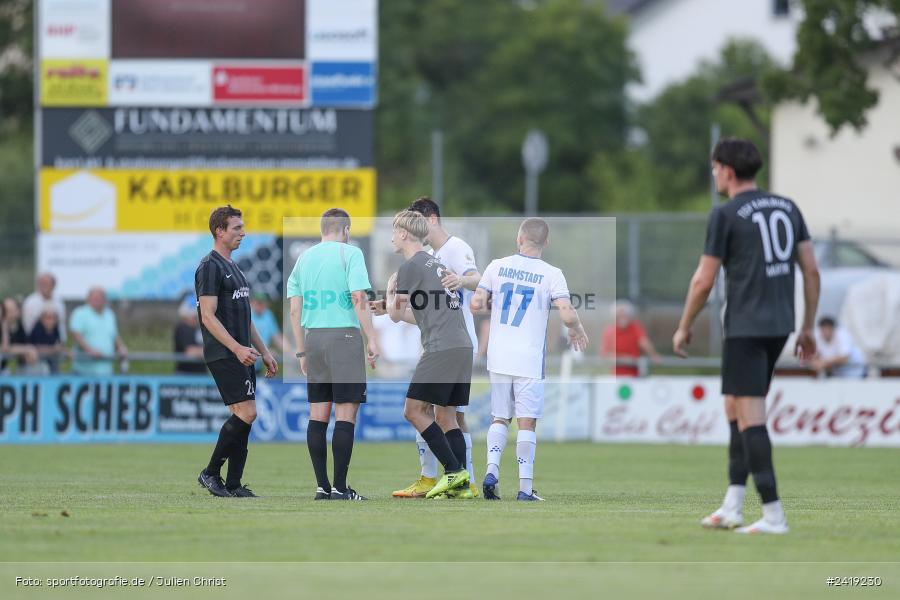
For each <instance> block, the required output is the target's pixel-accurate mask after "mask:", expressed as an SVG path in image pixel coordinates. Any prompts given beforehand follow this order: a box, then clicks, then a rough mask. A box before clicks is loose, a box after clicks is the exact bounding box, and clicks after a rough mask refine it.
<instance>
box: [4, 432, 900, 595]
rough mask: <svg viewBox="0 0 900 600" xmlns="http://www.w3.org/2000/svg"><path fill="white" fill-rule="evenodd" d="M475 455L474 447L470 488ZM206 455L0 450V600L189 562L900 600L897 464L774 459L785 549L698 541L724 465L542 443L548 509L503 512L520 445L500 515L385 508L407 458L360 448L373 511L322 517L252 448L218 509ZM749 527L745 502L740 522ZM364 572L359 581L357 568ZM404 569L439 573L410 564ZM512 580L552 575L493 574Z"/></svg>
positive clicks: (861, 458) (772, 541)
mask: <svg viewBox="0 0 900 600" xmlns="http://www.w3.org/2000/svg"><path fill="white" fill-rule="evenodd" d="M511 440H514V437H513V436H511ZM483 446H484V443H483V442H482V441H477V440H476V447H475V456H476V463H475V464H476V473H477V475H478V477H479V479H480V477H482V476H483V473H484V455H485V449H484V447H483ZM209 452H210V448H209V447H207V446H205V445H181V446H156V445H101V446H39V447H28V446H6V447H3V448H2V449H0V456H2V460H0V560H2V561H3V562H4V563H6V564H4V565H0V576H2V584H0V596H4V595H5V593H4V590H6V591H14V592H16V593H19V594H21V595H22V596H21V597H38V596H34V595H32V596H29V595H28V594H34V593H38V592H37V591H35V590H24V589H22V588H21V587H10V586H11V585H12V584H11V578H13V579H14V578H15V576H16V575H17V574H18V573H19V571H21V570H22V568H24V567H23V566H22V565H16V564H15V563H23V562H29V563H45V566H44V567H41V566H40V565H37V564H35V565H32V568H46V563H48V562H66V563H68V562H72V561H87V562H91V563H96V564H95V565H92V566H90V568H94V569H100V570H101V571H102V569H104V568H106V569H110V568H113V567H112V566H110V565H108V564H106V563H119V562H120V561H131V562H132V563H133V565H134V566H133V568H135V569H136V568H137V566H136V565H144V566H143V567H142V568H143V570H144V571H145V572H148V573H149V572H150V571H153V564H156V565H157V570H159V568H162V567H161V565H159V563H163V562H166V563H167V564H168V566H167V567H166V568H169V569H175V570H176V571H177V572H183V573H193V572H195V571H196V568H199V567H191V566H190V564H188V563H198V562H212V563H221V562H242V563H253V564H244V565H232V566H231V567H227V566H226V567H223V568H226V569H227V570H236V572H237V573H240V572H245V574H246V581H249V580H250V579H252V577H253V576H255V575H254V573H255V572H256V571H254V569H256V570H258V569H262V568H268V569H273V571H272V573H275V574H276V579H277V575H278V574H281V575H284V574H285V573H288V572H293V575H292V576H291V578H294V577H301V578H302V579H303V580H304V581H307V582H312V583H310V585H313V584H314V583H315V581H318V579H317V578H319V579H321V580H322V583H323V585H326V586H331V585H333V584H334V583H335V578H338V580H339V581H342V582H343V583H345V584H346V585H350V586H351V587H352V586H353V585H358V586H359V590H361V591H363V592H368V593H364V595H363V596H362V597H366V598H369V597H377V593H376V592H377V590H376V589H375V588H373V587H372V586H371V579H370V578H371V577H374V576H377V577H378V578H380V580H383V581H384V582H385V585H389V584H390V583H391V582H392V581H395V582H396V583H397V584H398V585H407V584H410V581H416V579H415V578H416V577H424V578H425V579H424V580H425V581H427V580H428V579H429V577H431V576H432V575H434V574H439V573H440V572H441V569H444V568H451V569H455V570H454V571H453V572H459V569H461V568H464V567H463V566H458V567H455V568H454V567H453V566H452V565H450V566H447V565H442V564H441V563H447V562H466V563H467V565H466V566H465V568H470V569H471V573H472V575H471V576H472V578H473V581H474V580H477V578H478V577H484V578H486V579H487V580H489V581H494V582H496V581H498V571H499V572H500V573H501V574H502V575H503V576H505V577H506V578H507V579H510V580H511V581H510V582H509V585H513V586H514V585H515V584H516V583H519V584H523V583H527V582H530V583H528V587H527V589H528V590H529V591H532V592H534V591H536V590H540V589H541V586H548V591H547V593H548V594H552V590H554V589H556V587H555V585H556V583H559V584H560V585H563V584H564V585H565V586H566V589H568V590H569V592H570V595H573V596H578V594H579V593H580V592H582V591H583V592H584V593H585V594H587V595H585V596H584V597H591V596H593V591H594V590H596V589H597V588H596V587H595V586H596V585H602V586H607V587H605V588H604V589H617V588H615V586H616V585H621V586H624V587H621V588H619V589H622V590H630V591H632V592H634V595H635V596H640V594H639V593H638V592H640V590H645V591H646V589H651V588H647V586H649V585H652V584H653V578H654V577H655V578H657V579H656V582H657V583H659V582H661V581H669V584H668V585H670V586H672V587H670V588H667V589H670V591H671V593H670V594H668V595H669V596H678V595H679V593H680V592H679V591H678V590H681V591H683V592H684V593H685V594H688V595H690V594H691V593H692V592H696V591H697V589H698V588H697V587H696V586H697V585H698V583H700V582H702V583H703V584H704V585H707V584H710V585H719V584H720V583H721V585H723V586H725V587H726V588H727V587H729V581H731V582H733V581H735V579H734V578H735V577H740V576H741V574H746V573H748V572H753V570H754V569H756V570H760V569H763V568H765V569H767V570H766V571H765V573H768V575H763V576H762V579H763V580H764V581H765V582H766V584H774V583H776V582H777V583H778V585H780V586H787V587H780V588H778V590H782V591H783V590H788V591H789V592H790V594H789V595H786V596H783V597H820V595H825V594H828V593H830V592H829V589H828V588H826V587H825V582H824V576H825V575H826V574H827V575H829V576H830V575H834V576H842V575H850V576H852V575H871V576H881V577H883V583H882V585H881V587H879V588H870V590H871V592H870V593H869V594H867V597H878V596H879V595H881V594H889V595H888V596H885V597H891V596H893V597H898V591H900V564H898V563H897V562H896V561H898V560H900V511H898V508H900V451H897V450H892V449H864V448H849V449H846V448H842V449H838V448H776V450H775V461H776V469H777V475H778V481H779V491H780V493H781V496H782V500H783V502H784V504H785V507H786V511H787V515H788V519H789V523H790V526H791V533H790V534H789V535H787V536H783V537H778V536H771V537H745V536H739V535H736V534H733V533H729V532H720V531H706V530H703V529H702V528H701V527H699V525H698V521H699V519H700V518H701V517H702V516H704V515H705V514H707V513H708V512H710V511H711V510H713V509H714V508H716V506H717V505H718V502H719V500H720V499H721V495H722V492H723V490H724V486H725V484H726V481H725V469H726V466H725V450H724V449H723V448H718V447H689V446H641V445H599V444H574V443H569V444H554V443H546V442H545V443H540V444H539V445H538V451H537V459H536V463H535V474H536V481H535V487H536V489H537V490H539V492H540V493H541V495H543V496H544V497H545V498H546V499H547V502H543V503H519V502H515V501H514V500H513V498H514V497H515V492H516V490H517V484H518V479H517V472H516V464H515V444H514V442H513V441H511V442H510V444H509V445H508V446H507V450H506V453H505V454H504V464H503V466H502V479H501V492H502V493H503V497H504V499H503V500H502V501H500V502H486V501H484V500H483V499H481V498H480V497H479V498H478V499H476V500H467V501H463V500H455V501H454V500H451V501H426V500H400V499H393V498H391V497H390V493H391V491H392V490H394V489H397V488H400V487H403V486H405V485H406V484H408V483H409V482H410V481H412V479H414V478H415V476H416V475H417V474H418V461H417V459H416V449H415V446H414V445H413V444H412V443H404V444H357V446H356V448H355V450H354V456H353V463H352V465H351V471H350V478H349V481H350V484H351V485H352V486H353V487H355V488H356V489H357V490H358V491H360V492H361V493H363V494H366V495H368V496H370V497H371V498H372V500H371V501H369V502H314V501H313V500H312V495H313V491H314V488H315V485H314V479H313V476H312V471H311V467H310V464H309V457H308V455H307V452H306V447H305V445H302V444H278V445H275V444H269V445H264V444H256V445H252V444H251V448H250V456H249V459H248V463H247V469H246V474H245V478H244V479H245V482H246V483H249V485H250V486H251V487H252V488H253V489H254V490H255V491H256V492H257V493H258V494H260V495H261V496H263V497H262V498H260V499H255V500H254V499H240V500H239V499H220V498H213V497H212V496H210V495H208V494H207V493H206V492H205V491H204V490H202V489H201V488H200V487H199V486H198V485H197V484H196V481H195V480H196V476H197V472H198V471H199V470H200V469H201V468H202V467H203V465H204V464H205V462H206V460H207V459H208V454H209ZM759 512H760V510H759V503H758V500H757V498H756V495H755V492H754V490H753V488H752V485H751V487H750V489H749V490H748V502H747V505H746V507H745V519H746V520H747V521H750V520H753V519H755V518H757V517H758V515H759ZM312 562H314V563H316V564H310V563H312ZM357 562H362V563H370V564H368V565H367V564H348V563H357ZM415 562H430V563H435V564H434V565H424V566H423V565H411V564H404V563H415ZM522 562H525V563H531V562H535V563H545V564H535V565H532V566H529V565H527V564H526V565H522V564H518V565H500V566H498V565H494V564H493V563H522ZM149 563H152V564H149ZM271 563H292V564H283V565H281V566H278V565H273V564H271ZM321 563H332V564H321ZM373 563H378V565H377V568H376V565H375V564H373ZM383 563H392V564H390V565H385V564H383ZM546 563H556V564H546ZM559 563H565V564H559ZM748 563H755V564H748ZM788 563H790V564H788ZM825 563H831V564H825ZM851 563H852V564H851ZM492 565H493V566H492ZM787 567H790V569H788V568H787ZM128 568H132V567H128ZM192 568H193V569H194V571H192V570H191V569H192ZM17 569H18V570H17ZM148 569H149V570H148ZM178 569H181V571H178ZM748 569H749V570H748ZM70 570H71V571H72V572H73V573H80V572H81V571H78V569H77V568H74V567H72V568H70ZM242 570H243V571H242ZM291 570H293V571H291ZM338 571H340V573H341V575H340V576H339V575H338V574H337V572H338ZM367 573H368V575H367ZM516 573H520V575H516ZM541 573H543V575H540V574H541ZM691 573H694V574H695V577H694V578H692V576H691V575H690V574H691ZM729 574H730V575H729ZM256 575H259V573H256ZM270 575H271V574H270ZM340 577H343V578H344V579H343V580H341V579H340ZM410 577H412V578H413V579H412V580H411V579H410ZM239 579H240V578H238V580H239ZM719 579H721V580H722V581H719ZM238 580H235V583H233V584H232V586H231V588H229V589H230V590H231V591H232V592H234V591H235V590H238V589H239V584H238V583H237V581H238ZM271 580H272V579H271V577H270V578H269V579H268V581H271ZM501 580H503V579H502V577H501ZM564 582H565V583H564ZM601 582H602V583H601ZM679 582H681V584H683V585H684V586H685V587H684V588H683V589H682V588H679V587H678V585H680V584H679ZM236 586H237V587H236ZM790 586H794V587H790ZM645 588H646V589H645ZM255 589H257V591H260V590H261V589H262V588H255ZM354 589H355V588H354ZM378 589H382V590H386V589H387V588H378ZM503 589H505V590H507V591H509V590H510V589H513V588H509V587H505V588H503ZM860 589H861V588H854V589H853V590H852V591H851V590H849V588H845V590H843V591H851V593H852V592H860ZM778 590H775V589H773V590H772V591H773V592H774V593H776V596H779V594H778V593H777V592H778ZM43 591H44V592H47V590H46V589H44V590H43ZM132 591H133V592H137V590H132ZM201 591H203V590H199V589H195V590H193V592H194V593H200V592H201ZM95 592H96V591H95ZM806 592H810V594H811V595H807V594H806ZM72 593H76V591H73V592H72ZM833 593H839V592H833ZM501 595H502V594H493V597H499V596H501ZM629 595H630V594H629ZM388 596H391V595H390V594H388ZM47 597H50V596H47ZM55 597H59V596H55ZM84 597H91V596H90V595H86V596H84ZM109 597H112V596H109ZM127 597H129V598H132V597H139V595H135V594H134V593H132V594H129V595H128V596H127ZM147 597H160V596H159V595H158V594H157V595H156V596H152V595H148V596H147ZM171 597H175V596H171ZM730 597H742V596H741V594H740V593H737V595H736V596H735V595H734V594H731V595H730ZM747 597H753V596H747ZM756 597H758V596H756Z"/></svg>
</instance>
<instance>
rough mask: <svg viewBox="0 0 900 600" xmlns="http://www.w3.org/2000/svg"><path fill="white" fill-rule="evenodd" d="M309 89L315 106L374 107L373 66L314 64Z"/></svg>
mask: <svg viewBox="0 0 900 600" xmlns="http://www.w3.org/2000/svg"><path fill="white" fill-rule="evenodd" d="M310 90H311V94H312V103H313V105H314V106H357V107H368V106H373V105H374V104H375V102H376V97H375V90H376V78H375V63H365V62H315V63H313V64H312V71H311V74H310Z"/></svg>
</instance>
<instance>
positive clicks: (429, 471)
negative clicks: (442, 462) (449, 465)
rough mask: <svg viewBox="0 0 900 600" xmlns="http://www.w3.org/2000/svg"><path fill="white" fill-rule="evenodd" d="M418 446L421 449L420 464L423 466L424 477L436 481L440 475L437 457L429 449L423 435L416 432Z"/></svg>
mask: <svg viewBox="0 0 900 600" xmlns="http://www.w3.org/2000/svg"><path fill="white" fill-rule="evenodd" d="M416 446H418V447H419V464H421V465H422V477H430V478H432V479H434V478H435V477H437V474H438V466H437V457H436V456H435V455H434V453H433V452H432V451H431V448H429V447H428V442H426V441H425V438H423V437H422V434H421V433H419V432H418V431H417V432H416Z"/></svg>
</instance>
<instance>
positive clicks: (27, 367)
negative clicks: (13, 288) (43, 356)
mask: <svg viewBox="0 0 900 600" xmlns="http://www.w3.org/2000/svg"><path fill="white" fill-rule="evenodd" d="M2 307H3V308H2V311H0V312H2V316H0V353H2V355H3V356H2V358H0V373H3V374H9V373H10V372H11V369H10V368H11V367H12V365H13V364H16V365H17V366H18V372H19V374H23V375H24V374H28V373H34V372H35V371H36V370H37V369H38V368H39V367H38V365H39V363H38V353H37V350H36V349H35V347H34V346H32V345H31V344H29V343H28V336H27V335H25V328H24V327H23V326H22V319H21V316H22V313H21V310H20V309H19V303H18V302H17V301H16V299H15V298H5V299H4V300H3V305H2ZM13 358H14V359H16V360H11V359H13Z"/></svg>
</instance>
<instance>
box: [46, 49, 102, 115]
mask: <svg viewBox="0 0 900 600" xmlns="http://www.w3.org/2000/svg"><path fill="white" fill-rule="evenodd" d="M106 88H107V61H105V60H88V59H56V58H52V59H51V58H47V59H44V60H42V61H41V104H42V105H43V106H103V105H105V104H106V92H107V89H106Z"/></svg>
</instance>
